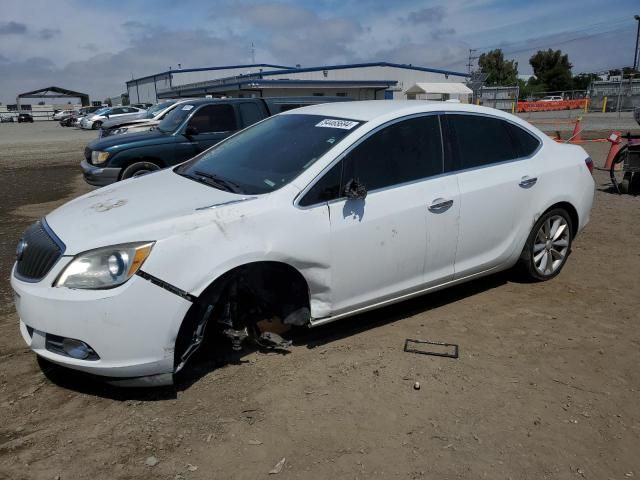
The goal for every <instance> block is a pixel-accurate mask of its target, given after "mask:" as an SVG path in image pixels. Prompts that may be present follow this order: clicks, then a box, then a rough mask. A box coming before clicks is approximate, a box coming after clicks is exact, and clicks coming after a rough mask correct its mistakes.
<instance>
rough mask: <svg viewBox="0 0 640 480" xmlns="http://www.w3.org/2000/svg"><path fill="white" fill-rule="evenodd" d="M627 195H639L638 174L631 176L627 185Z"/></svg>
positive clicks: (639, 175)
mask: <svg viewBox="0 0 640 480" xmlns="http://www.w3.org/2000/svg"><path fill="white" fill-rule="evenodd" d="M629 193H631V194H632V195H638V194H640V172H636V173H634V174H633V177H632V178H631V182H630V183H629Z"/></svg>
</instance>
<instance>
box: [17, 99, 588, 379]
mask: <svg viewBox="0 0 640 480" xmlns="http://www.w3.org/2000/svg"><path fill="white" fill-rule="evenodd" d="M591 168H592V162H591V159H590V158H589V157H588V155H587V154H586V152H585V151H584V150H583V149H582V148H581V147H579V146H574V145H561V144H558V143H556V142H554V141H553V140H552V139H550V138H549V137H547V136H546V135H544V134H543V133H542V132H540V131H539V130H537V129H536V128H535V127H533V126H531V125H530V124H528V123H527V122H525V121H523V120H521V119H519V118H518V117H515V116H513V115H510V114H507V113H504V112H500V111H498V110H493V109H489V108H484V107H476V106H472V105H462V104H447V103H427V102H419V101H406V102H394V101H372V102H345V103H329V104H321V105H315V106H310V107H306V108H301V109H296V110H291V111H288V112H285V113H282V114H280V115H276V116H274V117H270V118H268V119H266V120H264V121H262V122H259V123H257V124H255V125H253V126H251V127H249V128H247V129H245V130H243V131H241V132H239V133H237V134H235V135H233V136H231V137H229V138H228V139H226V140H224V141H223V142H221V143H219V144H218V145H216V146H214V147H212V148H211V149H209V150H207V151H205V152H204V153H202V154H200V155H198V156H196V157H195V158H193V159H192V160H189V161H187V162H186V163H183V164H181V165H180V166H178V167H175V168H173V169H167V170H162V171H158V172H155V173H152V174H149V175H145V176H142V177H138V178H134V179H130V180H126V181H123V182H119V183H118V184H115V185H110V186H108V187H105V188H103V189H100V190H97V191H94V192H91V193H88V194H86V195H84V196H82V197H80V198H77V199H75V200H73V201H71V202H69V203H68V204H66V205H64V206H62V207H61V208H59V209H57V210H55V211H53V212H52V213H50V214H49V215H47V216H46V217H45V218H43V219H42V220H40V221H39V222H37V223H35V224H34V225H32V226H31V227H30V228H29V229H28V230H27V231H26V232H25V234H24V236H23V238H22V239H21V241H20V243H19V245H18V249H17V262H16V264H15V266H14V268H13V272H12V275H11V284H12V286H13V289H14V290H15V292H16V306H17V310H18V313H19V316H20V329H21V332H22V335H23V337H24V340H25V342H26V343H27V344H28V345H29V346H30V347H31V349H32V350H34V351H35V352H36V353H37V354H38V355H40V356H42V357H45V358H47V359H48V360H50V361H52V362H55V363H58V364H61V365H65V366H67V367H70V368H74V369H77V370H82V371H85V372H90V373H94V374H98V375H102V376H105V377H110V381H116V382H119V383H120V384H124V385H126V384H128V385H131V384H138V385H139V384H167V383H170V382H172V381H173V378H174V375H175V374H176V373H177V372H178V371H180V370H181V369H182V368H183V367H184V366H185V364H186V363H187V361H188V360H189V357H190V356H191V354H192V353H193V352H194V351H195V350H196V349H197V348H198V347H199V346H200V345H201V344H202V340H203V336H204V335H205V332H206V334H207V335H226V336H227V337H229V339H230V341H231V342H232V344H233V346H234V347H235V348H242V343H243V342H245V341H252V340H253V341H256V342H259V343H260V342H261V341H262V340H264V336H265V333H264V332H263V331H261V327H260V325H259V323H258V322H259V321H260V320H263V319H271V318H274V317H278V318H279V319H281V321H282V322H283V323H285V324H290V325H308V326H316V325H322V324H325V323H327V322H332V321H335V320H339V319H342V318H345V317H348V316H351V315H355V314H357V313H360V312H364V311H366V310H370V309H374V308H378V307H381V306H383V305H388V304H390V303H393V302H398V301H401V300H404V299H407V298H410V297H414V296H416V295H421V294H424V293H428V292H434V291H436V290H439V289H442V288H445V287H448V286H451V285H455V284H458V283H461V282H466V281H468V280H471V279H474V278H478V277H481V276H484V275H489V274H492V273H495V272H498V271H501V270H505V269H509V268H512V267H514V266H516V265H517V266H518V267H519V268H521V269H522V271H523V272H525V274H527V275H528V276H529V277H530V278H531V279H533V280H549V279H551V278H553V277H555V276H556V275H558V273H559V272H560V271H561V270H562V267H563V265H564V264H565V262H566V261H567V258H568V256H569V253H570V251H571V244H572V242H573V241H574V240H575V238H576V236H577V235H578V233H579V232H580V231H581V230H582V229H583V228H584V226H585V225H586V224H587V222H588V221H589V214H590V210H591V204H592V200H593V195H594V182H593V179H592V176H591ZM261 323H264V322H261Z"/></svg>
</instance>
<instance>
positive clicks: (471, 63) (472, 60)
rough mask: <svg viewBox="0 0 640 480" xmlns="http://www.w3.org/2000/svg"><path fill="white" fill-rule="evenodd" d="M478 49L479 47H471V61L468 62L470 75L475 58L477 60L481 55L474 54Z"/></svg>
mask: <svg viewBox="0 0 640 480" xmlns="http://www.w3.org/2000/svg"><path fill="white" fill-rule="evenodd" d="M477 51H478V49H477V48H470V49H469V63H467V69H468V70H469V75H471V67H473V65H474V64H473V62H474V60H477V59H478V58H479V57H478V56H477V55H474V53H476V52H477Z"/></svg>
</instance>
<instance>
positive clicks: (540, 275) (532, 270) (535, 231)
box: [518, 208, 575, 282]
mask: <svg viewBox="0 0 640 480" xmlns="http://www.w3.org/2000/svg"><path fill="white" fill-rule="evenodd" d="M558 217H561V218H562V219H564V222H565V223H566V225H567V227H568V230H569V231H568V232H567V235H566V238H562V237H561V238H559V239H558V240H556V241H555V242H558V243H559V241H560V240H562V241H563V242H564V241H566V246H563V247H562V252H563V256H562V258H561V259H560V258H557V257H556V258H555V260H554V255H557V254H559V253H560V252H558V251H557V250H558V249H557V248H554V243H553V241H552V244H551V245H550V244H549V241H550V240H547V241H546V245H547V246H546V247H545V248H543V249H542V250H538V251H537V252H536V251H535V248H536V247H535V245H536V241H538V243H537V245H541V244H542V243H545V242H543V240H541V237H539V236H538V235H539V233H542V229H543V225H545V222H547V220H550V219H555V218H558ZM574 228H575V227H574V225H573V222H572V221H571V217H570V216H569V214H568V213H567V211H566V210H564V209H562V208H554V209H552V210H549V211H547V212H545V213H544V215H542V216H541V217H540V218H539V219H538V221H537V222H536V223H535V225H534V226H533V228H532V229H531V232H530V233H529V237H528V238H527V242H526V243H525V245H524V248H523V249H522V253H521V254H520V260H519V261H518V266H519V268H520V271H521V272H522V273H523V274H524V275H525V276H526V277H527V278H528V279H529V280H533V281H537V282H543V281H545V280H551V279H552V278H554V277H555V276H557V275H558V274H559V273H560V272H561V271H562V268H563V267H564V265H565V263H566V262H567V258H568V257H569V254H570V253H571V243H572V240H573V235H574ZM564 230H565V229H563V236H564ZM548 248H551V249H552V250H553V251H554V252H556V253H555V254H554V253H553V252H551V251H550V250H548ZM544 250H547V254H548V257H547V258H548V259H551V264H552V265H553V264H554V263H555V261H557V260H562V261H561V262H560V263H559V264H557V265H556V266H553V267H552V268H553V270H551V271H548V272H547V271H544V272H541V271H540V269H539V267H538V266H537V265H536V262H537V260H536V259H535V258H534V257H536V256H537V254H538V255H539V254H542V255H543V256H544V255H545V254H544V252H543V251H544ZM546 262H548V260H547V261H546ZM546 262H545V267H546ZM543 270H544V268H543Z"/></svg>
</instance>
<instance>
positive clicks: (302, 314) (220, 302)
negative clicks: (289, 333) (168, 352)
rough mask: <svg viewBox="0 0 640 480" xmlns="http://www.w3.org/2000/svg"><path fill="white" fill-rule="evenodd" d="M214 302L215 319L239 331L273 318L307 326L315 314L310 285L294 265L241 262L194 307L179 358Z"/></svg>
mask: <svg viewBox="0 0 640 480" xmlns="http://www.w3.org/2000/svg"><path fill="white" fill-rule="evenodd" d="M210 305H212V306H213V314H212V319H211V321H212V322H218V323H219V324H224V325H226V326H228V327H229V326H230V327H231V328H234V329H237V330H241V329H243V328H245V327H249V328H251V327H252V326H253V325H255V323H256V322H258V321H260V320H264V319H270V318H273V317H278V318H279V319H280V320H281V321H282V323H285V324H289V325H305V324H306V323H308V321H309V319H310V316H311V314H310V306H309V286H308V284H307V281H306V280H305V278H304V277H303V276H302V274H301V273H300V272H299V271H298V270H296V269H295V268H294V267H292V266H291V265H288V264H286V263H283V262H274V261H263V262H253V263H248V264H245V265H241V266H238V267H235V268H233V269H232V270H229V271H228V272H226V273H224V274H223V275H221V276H220V277H218V278H217V279H216V280H214V281H213V282H212V283H211V284H210V285H209V286H208V287H207V288H205V289H204V291H203V292H202V293H201V294H200V296H199V297H198V299H197V301H196V302H194V304H193V305H192V306H191V308H190V309H189V311H188V312H187V315H186V316H185V318H184V320H183V322H182V325H181V326H180V331H179V333H178V337H177V338H176V348H175V356H176V357H175V358H176V359H177V358H180V356H181V355H182V353H183V352H184V350H185V349H186V348H187V345H188V343H189V340H190V338H191V336H192V334H193V331H194V330H195V328H196V327H197V324H198V321H199V320H200V318H202V316H203V315H204V312H205V311H206V309H207V308H208V307H209V306H210ZM208 330H211V331H214V330H215V329H213V328H211V329H208Z"/></svg>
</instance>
